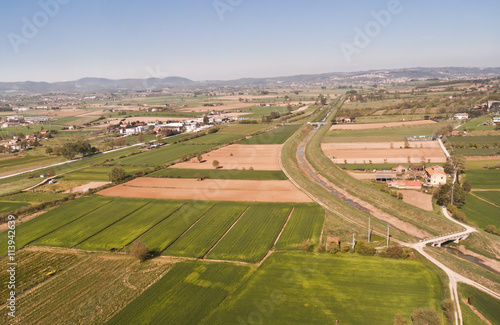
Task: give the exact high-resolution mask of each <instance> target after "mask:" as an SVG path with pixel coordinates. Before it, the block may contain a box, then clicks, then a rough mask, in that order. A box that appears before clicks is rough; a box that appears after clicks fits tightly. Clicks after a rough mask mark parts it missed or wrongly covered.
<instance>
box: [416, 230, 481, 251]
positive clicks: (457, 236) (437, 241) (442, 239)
mask: <svg viewBox="0 0 500 325" xmlns="http://www.w3.org/2000/svg"><path fill="white" fill-rule="evenodd" d="M474 231H475V230H466V231H460V232H454V233H449V234H446V235H442V236H439V237H433V238H426V239H423V240H422V241H421V242H422V243H424V244H426V245H427V244H431V245H432V246H438V247H441V245H442V244H444V243H447V242H449V241H454V242H455V243H457V244H458V242H459V241H461V240H464V239H467V237H469V235H470V234H471V233H473V232H474Z"/></svg>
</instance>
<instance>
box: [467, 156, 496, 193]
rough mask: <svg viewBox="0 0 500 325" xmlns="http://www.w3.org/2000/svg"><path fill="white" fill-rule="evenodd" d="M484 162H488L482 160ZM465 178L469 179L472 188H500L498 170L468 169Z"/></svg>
mask: <svg viewBox="0 0 500 325" xmlns="http://www.w3.org/2000/svg"><path fill="white" fill-rule="evenodd" d="M483 163H484V164H486V163H488V162H487V161H483ZM465 180H467V181H469V183H470V184H471V185H472V189H486V190H493V189H500V170H497V169H493V170H468V171H467V172H466V173H465Z"/></svg>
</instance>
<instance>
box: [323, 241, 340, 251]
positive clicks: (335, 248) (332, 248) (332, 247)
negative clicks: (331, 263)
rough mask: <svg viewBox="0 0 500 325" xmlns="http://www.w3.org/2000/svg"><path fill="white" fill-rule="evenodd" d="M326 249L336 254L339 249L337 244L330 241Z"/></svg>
mask: <svg viewBox="0 0 500 325" xmlns="http://www.w3.org/2000/svg"><path fill="white" fill-rule="evenodd" d="M326 250H327V251H328V252H330V253H332V254H336V253H337V252H338V251H339V245H337V243H336V242H331V243H329V244H328V245H327V246H326Z"/></svg>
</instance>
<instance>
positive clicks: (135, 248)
mask: <svg viewBox="0 0 500 325" xmlns="http://www.w3.org/2000/svg"><path fill="white" fill-rule="evenodd" d="M129 253H130V254H131V255H133V256H135V257H137V258H138V259H139V260H140V261H141V262H142V261H145V260H146V259H147V258H148V256H149V249H148V246H147V245H146V244H145V243H143V242H141V241H135V242H133V243H132V245H130V248H129Z"/></svg>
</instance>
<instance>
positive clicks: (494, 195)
mask: <svg viewBox="0 0 500 325" xmlns="http://www.w3.org/2000/svg"><path fill="white" fill-rule="evenodd" d="M474 194H475V195H477V196H479V197H481V198H483V199H485V200H486V201H489V202H491V203H493V204H496V205H498V206H500V192H499V191H484V192H483V191H478V192H474Z"/></svg>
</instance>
